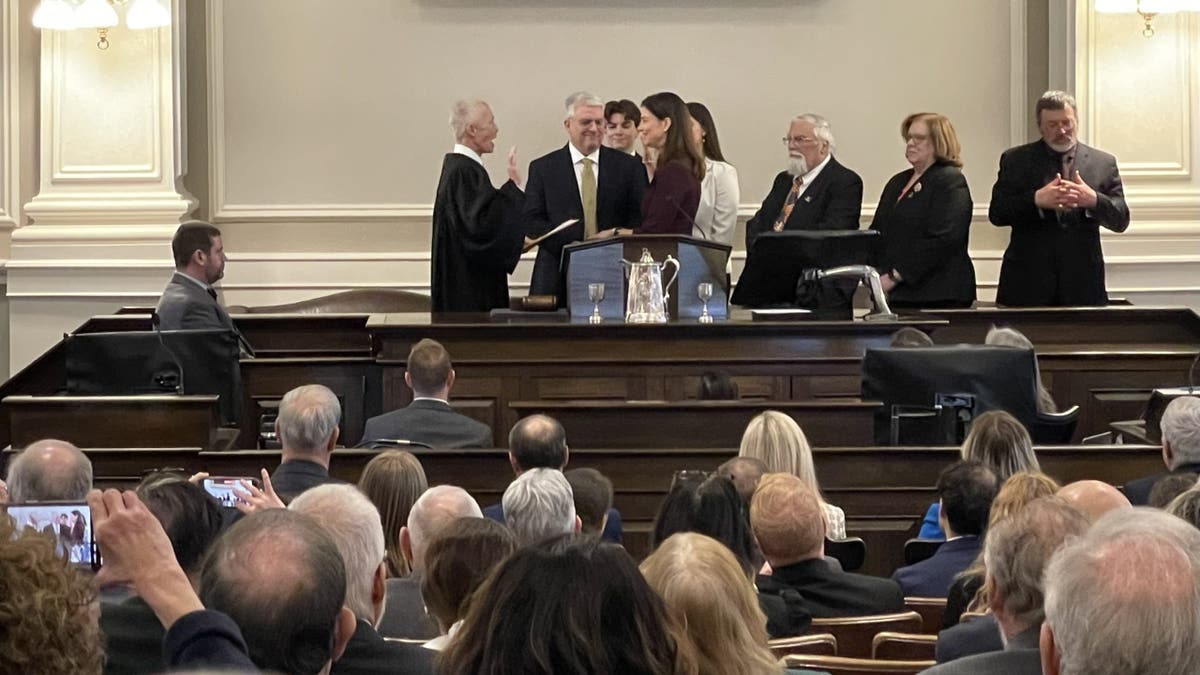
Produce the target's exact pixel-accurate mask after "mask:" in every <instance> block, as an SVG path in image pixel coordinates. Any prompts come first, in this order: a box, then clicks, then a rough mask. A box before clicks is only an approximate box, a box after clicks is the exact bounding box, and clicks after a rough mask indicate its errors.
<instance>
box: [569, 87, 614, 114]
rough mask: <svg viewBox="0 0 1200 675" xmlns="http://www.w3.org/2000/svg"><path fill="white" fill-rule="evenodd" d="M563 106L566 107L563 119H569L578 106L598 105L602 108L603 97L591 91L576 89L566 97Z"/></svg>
mask: <svg viewBox="0 0 1200 675" xmlns="http://www.w3.org/2000/svg"><path fill="white" fill-rule="evenodd" d="M563 106H564V107H565V109H566V114H565V115H564V116H563V119H564V120H569V119H571V118H572V117H574V116H575V109H576V108H579V107H580V106H586V107H592V106H599V107H601V108H603V107H604V99H602V98H600V97H599V96H597V95H595V94H593V93H591V92H590V91H577V92H575V93H573V94H571V95H570V96H568V97H567V100H566V101H564V102H563Z"/></svg>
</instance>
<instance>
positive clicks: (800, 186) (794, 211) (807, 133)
mask: <svg viewBox="0 0 1200 675" xmlns="http://www.w3.org/2000/svg"><path fill="white" fill-rule="evenodd" d="M783 143H784V145H785V146H786V147H787V169H786V170H785V171H781V172H780V173H779V175H777V176H775V182H774V184H772V185H771V192H770V193H768V194H767V198H766V199H764V200H763V203H762V206H761V207H760V208H759V209H758V213H755V214H754V217H753V218H751V219H750V220H748V221H746V250H747V251H750V250H751V249H752V247H753V246H754V240H755V239H757V238H758V235H760V234H762V233H764V232H772V231H773V232H781V231H783V230H857V229H858V226H859V222H858V220H859V216H861V215H862V195H863V182H862V178H860V177H859V175H858V174H857V173H855V172H853V171H851V170H850V169H847V168H846V167H845V166H842V164H841V163H840V162H838V161H837V160H836V159H834V157H833V152H834V150H835V149H836V147H837V144H836V142H835V141H834V138H833V130H832V129H831V128H830V126H829V121H828V120H826V119H825V118H824V117H821V116H820V115H814V114H812V113H805V114H803V115H800V116H798V117H796V118H795V119H793V120H792V122H791V124H790V125H789V126H788V133H787V136H784V138H783Z"/></svg>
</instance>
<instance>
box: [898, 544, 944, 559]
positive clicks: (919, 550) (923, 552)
mask: <svg viewBox="0 0 1200 675" xmlns="http://www.w3.org/2000/svg"><path fill="white" fill-rule="evenodd" d="M944 543H946V542H945V541H943V540H941V539H909V540H908V541H906V542H904V564H905V565H914V564H916V563H919V562H921V561H922V560H928V559H929V558H932V557H933V554H934V553H937V550H938V549H939V548H941V547H942V544H944Z"/></svg>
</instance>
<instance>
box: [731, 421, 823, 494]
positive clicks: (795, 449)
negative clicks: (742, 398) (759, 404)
mask: <svg viewBox="0 0 1200 675" xmlns="http://www.w3.org/2000/svg"><path fill="white" fill-rule="evenodd" d="M738 457H753V458H755V459H758V460H761V461H762V463H763V464H766V465H767V471H769V472H771V473H788V474H791V475H793V476H795V477H797V478H799V479H800V480H802V481H804V484H805V485H807V486H808V487H810V488H812V491H813V492H814V493H816V495H817V499H818V500H819V501H820V502H821V503H822V504H823V503H825V500H824V499H823V498H822V497H821V486H820V485H818V484H817V471H816V468H815V467H814V466H813V456H812V446H810V445H809V444H808V437H807V436H805V435H804V430H803V429H801V428H800V425H799V424H797V423H796V420H794V419H792V418H791V417H789V416H788V415H785V414H783V413H781V412H779V411H776V410H767V411H765V412H763V413H760V414H759V415H757V416H756V417H755V418H754V419H752V420H750V423H749V424H747V425H746V431H745V432H743V433H742V443H741V445H740V446H739V447H738Z"/></svg>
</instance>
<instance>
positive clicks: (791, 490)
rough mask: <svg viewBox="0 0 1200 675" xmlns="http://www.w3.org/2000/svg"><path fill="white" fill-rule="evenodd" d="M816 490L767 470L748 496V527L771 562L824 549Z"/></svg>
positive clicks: (799, 557)
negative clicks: (752, 494)
mask: <svg viewBox="0 0 1200 675" xmlns="http://www.w3.org/2000/svg"><path fill="white" fill-rule="evenodd" d="M821 511H822V509H821V503H820V500H818V499H817V493H816V492H815V491H814V490H813V489H812V488H810V487H809V486H808V485H806V484H805V483H804V481H802V480H800V479H799V478H797V477H796V476H793V475H791V474H786V473H769V474H767V475H765V476H763V477H762V480H761V481H759V482H758V488H757V489H756V490H755V491H754V496H753V497H751V498H750V529H751V531H753V532H754V538H755V539H756V540H758V547H759V549H760V550H761V551H762V553H763V556H765V557H766V558H767V560H769V561H771V564H772V565H781V564H784V565H786V564H790V563H793V562H796V561H799V560H804V559H806V558H808V557H811V556H812V555H813V553H814V552H820V551H822V550H823V546H824V544H825V518H824V515H823V514H822V513H821Z"/></svg>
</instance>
